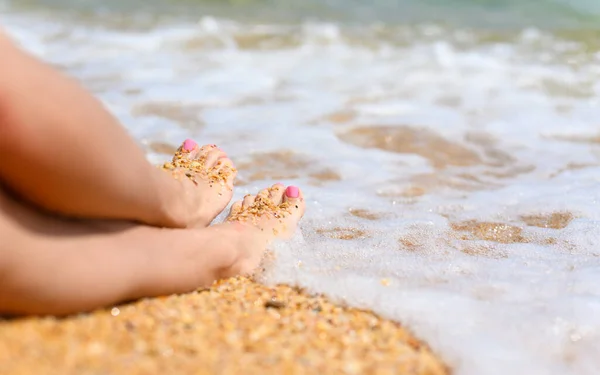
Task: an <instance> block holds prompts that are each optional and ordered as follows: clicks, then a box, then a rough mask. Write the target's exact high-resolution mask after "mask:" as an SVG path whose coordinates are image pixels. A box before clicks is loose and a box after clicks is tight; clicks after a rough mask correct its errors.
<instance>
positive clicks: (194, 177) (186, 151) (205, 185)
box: [161, 139, 237, 227]
mask: <svg viewBox="0 0 600 375" xmlns="http://www.w3.org/2000/svg"><path fill="white" fill-rule="evenodd" d="M161 168H162V169H164V170H165V171H168V172H170V173H171V174H173V176H174V177H175V178H176V179H177V180H179V181H181V182H182V184H183V186H184V196H183V198H184V201H185V202H186V208H185V211H186V214H185V215H186V218H187V219H186V220H185V221H186V222H187V223H188V225H187V226H188V227H200V226H204V227H205V226H208V225H209V224H210V223H211V222H212V221H213V220H214V218H215V217H217V215H218V214H219V213H221V212H222V211H223V210H224V209H225V207H226V206H227V204H229V202H230V201H231V197H232V196H233V181H234V179H235V177H236V175H237V170H236V169H235V167H234V165H233V162H232V161H231V160H230V159H229V158H228V157H227V154H226V153H225V152H224V151H223V150H221V149H219V148H217V146H216V145H205V146H202V147H200V146H198V144H197V143H196V142H194V141H193V140H191V139H187V140H186V141H185V142H183V144H182V145H181V146H180V147H179V148H178V149H177V151H176V152H175V156H173V160H172V161H171V162H170V163H165V164H163V165H162V166H161Z"/></svg>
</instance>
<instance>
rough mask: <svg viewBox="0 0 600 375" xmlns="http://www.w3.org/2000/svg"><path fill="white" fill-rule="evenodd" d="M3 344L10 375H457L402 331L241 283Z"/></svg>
mask: <svg viewBox="0 0 600 375" xmlns="http://www.w3.org/2000/svg"><path fill="white" fill-rule="evenodd" d="M0 338H1V340H0V372H1V373H10V374H38V373H48V369H53V371H55V372H56V373H60V374H75V373H77V374H86V373H94V374H96V373H110V374H149V373H164V372H165V371H167V373H168V372H171V373H172V372H176V373H195V374H198V373H203V374H204V373H206V374H212V373H219V374H239V373H244V374H251V373H257V374H261V373H264V371H265V370H267V369H268V370H269V372H272V373H286V374H287V373H306V372H310V373H346V374H363V373H374V374H428V375H429V374H431V375H447V374H450V371H449V369H448V368H447V367H446V366H445V365H444V364H443V363H442V361H441V360H440V359H439V358H438V357H436V356H435V354H433V353H432V352H431V351H430V349H429V348H428V346H427V345H426V344H425V343H422V342H420V341H419V340H418V339H416V338H415V337H414V336H412V334H411V333H409V332H408V330H406V329H405V328H404V327H402V325H401V324H399V323H396V322H393V321H390V320H386V319H383V318H380V317H378V316H377V315H375V314H374V313H372V312H369V311H364V310H358V309H355V308H351V307H342V306H340V305H335V304H333V303H331V302H330V301H329V300H328V299H327V298H325V297H324V296H319V295H309V294H308V293H306V292H304V291H302V290H301V289H298V288H295V287H290V286H287V285H277V286H273V287H270V286H265V285H262V284H259V283H256V282H254V281H251V280H250V279H247V278H242V277H237V278H231V279H227V280H221V281H218V282H216V283H215V284H213V286H211V287H210V288H207V289H203V290H198V291H196V292H192V293H188V294H182V295H173V296H166V297H158V298H147V299H142V300H139V301H135V302H132V303H128V304H123V305H119V306H117V307H113V308H107V309H101V310H96V311H94V312H91V313H89V314H79V315H75V316H70V317H67V318H50V317H45V318H35V317H28V318H18V319H9V320H0Z"/></svg>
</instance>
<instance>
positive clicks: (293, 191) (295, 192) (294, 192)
mask: <svg viewBox="0 0 600 375" xmlns="http://www.w3.org/2000/svg"><path fill="white" fill-rule="evenodd" d="M285 195H287V196H288V197H289V198H298V196H299V195H300V189H298V188H297V187H295V186H288V187H287V189H285Z"/></svg>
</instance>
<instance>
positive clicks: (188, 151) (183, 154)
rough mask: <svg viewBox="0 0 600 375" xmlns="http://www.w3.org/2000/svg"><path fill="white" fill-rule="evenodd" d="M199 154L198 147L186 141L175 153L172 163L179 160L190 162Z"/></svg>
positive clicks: (188, 140)
mask: <svg viewBox="0 0 600 375" xmlns="http://www.w3.org/2000/svg"><path fill="white" fill-rule="evenodd" d="M199 152H200V147H199V146H198V144H197V143H196V142H195V141H194V140H192V139H186V140H185V141H184V142H183V143H182V144H181V146H179V148H178V149H177V151H176V152H175V155H174V156H173V162H175V161H177V160H180V159H187V160H192V159H195V158H196V157H197V155H198V153H199Z"/></svg>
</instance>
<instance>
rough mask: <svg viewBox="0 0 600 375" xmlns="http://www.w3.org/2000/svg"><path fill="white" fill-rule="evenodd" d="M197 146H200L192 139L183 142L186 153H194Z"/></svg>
mask: <svg viewBox="0 0 600 375" xmlns="http://www.w3.org/2000/svg"><path fill="white" fill-rule="evenodd" d="M197 146H198V144H197V143H196V142H194V141H193V140H191V139H186V140H185V141H184V142H183V149H184V150H186V151H192V150H193V149H194V148H195V147H197Z"/></svg>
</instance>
